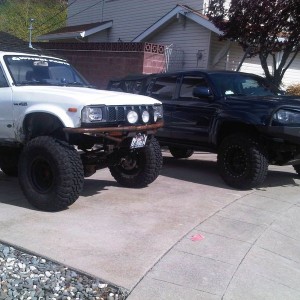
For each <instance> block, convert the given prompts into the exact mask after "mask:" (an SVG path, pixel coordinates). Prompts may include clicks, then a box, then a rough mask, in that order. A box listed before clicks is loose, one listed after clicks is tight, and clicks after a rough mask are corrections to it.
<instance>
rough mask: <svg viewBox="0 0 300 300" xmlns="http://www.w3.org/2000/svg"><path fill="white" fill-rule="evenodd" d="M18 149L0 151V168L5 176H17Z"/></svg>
mask: <svg viewBox="0 0 300 300" xmlns="http://www.w3.org/2000/svg"><path fill="white" fill-rule="evenodd" d="M19 156H20V150H11V151H10V153H6V152H4V153H2V152H0V169H1V170H2V172H3V173H4V174H5V175H7V176H13V177H16V176H18V161H19Z"/></svg>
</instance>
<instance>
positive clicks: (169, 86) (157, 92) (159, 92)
mask: <svg viewBox="0 0 300 300" xmlns="http://www.w3.org/2000/svg"><path fill="white" fill-rule="evenodd" d="M176 81H177V77H176V76H169V77H160V78H157V79H156V80H155V82H154V83H153V84H152V85H150V86H149V89H151V96H152V97H154V98H156V99H160V100H171V99H172V98H173V95H174V92H175V89H176Z"/></svg>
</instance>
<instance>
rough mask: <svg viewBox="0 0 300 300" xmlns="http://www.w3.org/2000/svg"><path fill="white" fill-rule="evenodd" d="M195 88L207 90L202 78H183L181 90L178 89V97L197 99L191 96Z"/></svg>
mask: <svg viewBox="0 0 300 300" xmlns="http://www.w3.org/2000/svg"><path fill="white" fill-rule="evenodd" d="M196 87H206V88H207V87H208V84H207V82H206V80H205V79H204V78H203V77H192V76H185V77H184V78H183V81H182V84H181V88H180V97H181V98H195V99H196V98H197V97H194V95H193V92H194V89H195V88H196ZM197 99H198V98H197Z"/></svg>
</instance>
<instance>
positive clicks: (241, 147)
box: [218, 134, 268, 189]
mask: <svg viewBox="0 0 300 300" xmlns="http://www.w3.org/2000/svg"><path fill="white" fill-rule="evenodd" d="M218 167H219V171H220V174H221V177H222V178H223V180H224V181H225V182H226V183H227V184H228V185H229V186H232V187H234V188H238V189H251V188H253V187H256V186H259V185H260V184H262V183H263V182H264V180H265V178H266V175H267V172H268V159H267V154H266V151H265V149H264V147H263V146H262V145H259V143H258V142H257V141H256V140H255V139H254V138H252V137H250V136H247V135H242V134H235V135H231V136H228V137H226V138H225V139H224V140H223V142H222V144H221V146H220V148H219V151H218Z"/></svg>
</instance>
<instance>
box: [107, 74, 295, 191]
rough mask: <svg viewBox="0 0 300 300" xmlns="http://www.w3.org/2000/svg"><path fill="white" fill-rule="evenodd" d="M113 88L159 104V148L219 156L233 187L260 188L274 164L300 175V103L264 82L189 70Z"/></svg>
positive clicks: (124, 82)
mask: <svg viewBox="0 0 300 300" xmlns="http://www.w3.org/2000/svg"><path fill="white" fill-rule="evenodd" d="M108 88H109V89H111V90H114V89H115V90H123V91H125V92H131V93H139V94H144V95H149V96H151V97H153V98H156V99H158V100H160V101H161V102H162V103H163V107H164V122H165V126H164V128H162V129H160V130H159V131H158V133H157V138H158V140H159V142H160V144H161V145H162V146H168V148H169V150H170V152H171V154H172V155H173V156H174V157H175V158H188V157H190V156H191V155H192V154H193V151H194V150H200V151H209V152H214V153H217V154H218V168H219V171H220V174H221V177H222V178H223V180H224V181H225V182H226V183H227V184H228V185H230V186H232V187H234V188H238V189H249V188H253V187H256V186H259V185H261V184H262V183H263V182H264V180H265V178H266V175H267V170H268V165H270V164H272V165H293V166H294V169H295V171H296V172H297V173H298V174H300V98H299V97H295V96H286V95H284V93H283V92H282V91H280V90H279V89H277V88H276V87H274V86H272V85H270V84H269V83H268V82H267V81H266V80H265V79H264V78H262V77H259V76H256V75H253V74H247V73H240V72H231V71H190V72H176V73H165V74H152V75H149V76H135V77H134V76H129V77H126V78H123V79H122V80H112V81H111V82H110V83H109V86H108Z"/></svg>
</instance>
